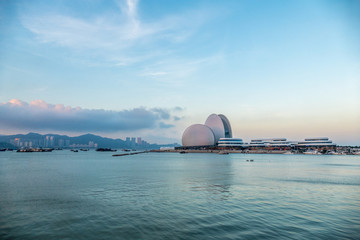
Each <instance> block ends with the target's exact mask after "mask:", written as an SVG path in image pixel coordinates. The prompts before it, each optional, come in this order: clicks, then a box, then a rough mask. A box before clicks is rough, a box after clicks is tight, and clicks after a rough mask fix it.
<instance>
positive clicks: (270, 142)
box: [249, 137, 336, 147]
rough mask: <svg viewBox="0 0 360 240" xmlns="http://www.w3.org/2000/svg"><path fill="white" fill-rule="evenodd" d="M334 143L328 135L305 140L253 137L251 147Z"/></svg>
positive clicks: (329, 145)
mask: <svg viewBox="0 0 360 240" xmlns="http://www.w3.org/2000/svg"><path fill="white" fill-rule="evenodd" d="M333 146H336V143H333V142H332V141H331V140H329V138H327V137H321V138H305V140H304V141H288V140H287V139H286V138H264V139H253V140H251V142H250V143H249V147H333Z"/></svg>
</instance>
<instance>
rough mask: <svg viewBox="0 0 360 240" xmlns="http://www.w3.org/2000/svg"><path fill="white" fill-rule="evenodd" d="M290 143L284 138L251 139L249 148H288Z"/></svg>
mask: <svg viewBox="0 0 360 240" xmlns="http://www.w3.org/2000/svg"><path fill="white" fill-rule="evenodd" d="M291 144H292V143H290V142H289V141H287V140H286V138H264V139H253V140H251V141H250V144H249V146H250V147H289V146H291Z"/></svg>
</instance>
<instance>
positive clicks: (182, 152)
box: [179, 151, 187, 154]
mask: <svg viewBox="0 0 360 240" xmlns="http://www.w3.org/2000/svg"><path fill="white" fill-rule="evenodd" d="M179 153H180V154H184V153H187V152H186V151H180V152H179Z"/></svg>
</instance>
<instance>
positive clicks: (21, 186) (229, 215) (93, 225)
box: [0, 150, 360, 239]
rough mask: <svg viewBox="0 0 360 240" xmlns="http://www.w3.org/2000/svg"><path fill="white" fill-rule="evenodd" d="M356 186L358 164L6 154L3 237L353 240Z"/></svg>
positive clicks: (0, 219)
mask: <svg viewBox="0 0 360 240" xmlns="http://www.w3.org/2000/svg"><path fill="white" fill-rule="evenodd" d="M247 159H254V162H247V161H246V160H247ZM359 187H360V158H359V157H358V156H324V155H321V156H306V155H244V154H229V155H217V154H177V153H147V154H139V155H133V156H124V157H112V156H111V153H98V152H94V151H90V152H79V153H72V152H70V151H67V150H63V151H55V152H52V153H16V152H4V153H0V192H1V195H0V238H1V239H255V238H261V239H345V238H347V239H356V238H358V237H359V236H360V188H359Z"/></svg>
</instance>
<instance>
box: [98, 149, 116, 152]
mask: <svg viewBox="0 0 360 240" xmlns="http://www.w3.org/2000/svg"><path fill="white" fill-rule="evenodd" d="M96 151H97V152H116V151H117V150H116V149H111V148H98V149H96Z"/></svg>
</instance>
